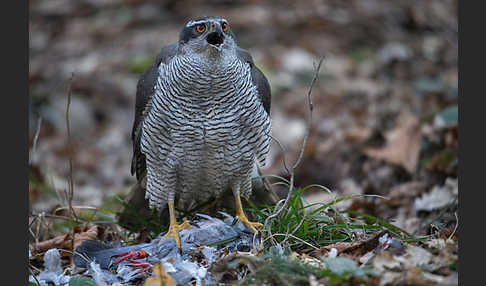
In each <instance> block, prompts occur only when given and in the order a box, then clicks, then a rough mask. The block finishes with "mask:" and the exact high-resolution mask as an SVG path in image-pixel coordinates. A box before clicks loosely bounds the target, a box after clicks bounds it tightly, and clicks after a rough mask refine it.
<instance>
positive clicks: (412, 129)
mask: <svg viewBox="0 0 486 286" xmlns="http://www.w3.org/2000/svg"><path fill="white" fill-rule="evenodd" d="M385 137H386V145H385V147H383V148H381V149H376V148H367V149H364V150H363V152H364V153H365V154H366V155H368V156H370V157H373V158H376V159H379V160H383V161H385V162H388V163H392V164H397V165H400V166H403V167H404V168H405V169H406V170H407V171H408V172H410V173H414V172H415V169H416V167H417V162H418V156H419V151H420V141H421V137H422V130H421V128H420V122H419V120H418V119H417V118H415V117H413V116H407V117H405V118H404V119H402V120H400V121H399V124H398V126H397V127H396V128H395V129H394V130H392V131H390V132H389V133H388V134H386V135H385Z"/></svg>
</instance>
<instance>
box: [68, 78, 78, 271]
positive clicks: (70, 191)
mask: <svg viewBox="0 0 486 286" xmlns="http://www.w3.org/2000/svg"><path fill="white" fill-rule="evenodd" d="M73 77H74V72H73V73H71V77H70V78H69V86H68V94H67V104H66V132H67V147H68V150H69V189H68V193H67V201H68V205H69V213H70V216H71V217H72V218H73V219H74V221H76V222H77V221H78V217H77V215H76V213H75V212H74V209H73V197H74V183H73V146H72V143H71V128H70V123H69V106H70V105H71V91H72V83H73ZM74 237H75V233H74V226H73V224H72V223H71V249H74ZM72 263H73V256H72V255H71V264H72Z"/></svg>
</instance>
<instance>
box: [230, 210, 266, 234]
mask: <svg viewBox="0 0 486 286" xmlns="http://www.w3.org/2000/svg"><path fill="white" fill-rule="evenodd" d="M236 220H237V221H241V222H242V223H243V224H244V225H245V226H246V227H248V228H249V229H251V230H253V232H254V233H258V230H257V228H262V227H263V224H261V223H259V222H251V221H249V220H248V218H247V217H246V215H245V214H244V213H241V214H236Z"/></svg>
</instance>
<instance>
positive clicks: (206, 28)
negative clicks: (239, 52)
mask: <svg viewBox="0 0 486 286" xmlns="http://www.w3.org/2000/svg"><path fill="white" fill-rule="evenodd" d="M179 46H180V48H181V49H182V50H183V51H184V52H186V53H187V52H191V53H195V54H200V55H204V56H209V57H219V56H221V55H223V54H225V53H228V52H234V51H235V50H236V40H235V35H234V34H233V32H232V31H231V28H230V25H229V23H228V21H226V20H225V19H223V18H221V17H214V16H212V17H204V18H200V19H196V20H191V21H189V22H187V23H186V25H185V26H184V28H183V29H182V31H181V33H180V37H179Z"/></svg>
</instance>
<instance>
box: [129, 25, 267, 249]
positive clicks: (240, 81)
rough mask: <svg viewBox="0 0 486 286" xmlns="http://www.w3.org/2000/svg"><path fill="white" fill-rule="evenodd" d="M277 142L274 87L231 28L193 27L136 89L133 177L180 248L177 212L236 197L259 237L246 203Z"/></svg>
mask: <svg viewBox="0 0 486 286" xmlns="http://www.w3.org/2000/svg"><path fill="white" fill-rule="evenodd" d="M270 138H271V119H270V86H269V84H268V81H267V79H266V77H265V76H264V75H263V73H262V72H261V71H260V70H259V69H258V68H257V67H256V66H255V64H254V62H253V59H252V57H251V55H250V54H249V53H248V52H247V51H245V50H243V49H241V48H240V47H238V45H237V42H236V37H235V35H234V33H233V31H232V29H231V27H230V24H229V23H228V21H227V20H225V19H223V18H222V17H204V18H200V19H195V20H191V21H189V22H187V23H186V24H185V26H184V27H183V29H182V31H181V32H180V36H179V41H178V42H176V43H172V44H169V45H168V46H166V47H164V48H162V50H161V52H160V54H159V55H158V57H157V59H156V62H155V63H154V64H153V65H152V66H151V67H149V68H148V69H147V70H146V71H145V72H144V73H143V75H142V76H141V78H140V80H139V82H138V84H137V95H136V104H135V120H134V124H133V129H132V141H133V159H132V169H131V171H132V175H133V174H136V176H137V180H138V181H139V182H141V181H143V185H144V187H145V199H146V200H148V204H149V206H150V208H152V209H153V208H155V209H157V210H164V209H165V208H167V207H168V209H169V216H170V218H169V219H170V225H169V230H168V232H167V234H166V235H165V237H173V238H174V239H175V241H176V244H177V247H178V248H180V240H179V236H178V231H179V230H181V229H184V228H190V224H189V223H188V222H184V223H182V224H178V223H177V221H176V217H175V209H181V210H187V209H191V207H193V206H195V205H197V204H199V203H201V202H207V201H211V200H216V199H218V198H221V195H222V194H223V192H224V191H225V190H227V189H230V190H231V191H232V193H233V195H234V199H235V204H236V218H237V219H238V220H239V221H241V222H243V223H244V224H245V225H246V226H247V227H248V228H250V229H252V230H253V231H254V232H255V233H257V232H258V231H257V228H258V227H261V226H262V225H261V224H259V223H255V222H250V221H249V220H248V219H247V217H246V215H245V213H244V211H243V208H242V204H241V199H240V196H243V197H245V198H248V197H249V196H250V195H251V192H252V174H255V173H256V172H255V170H257V168H259V167H261V166H264V165H265V162H266V158H267V154H268V152H269V146H270Z"/></svg>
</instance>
